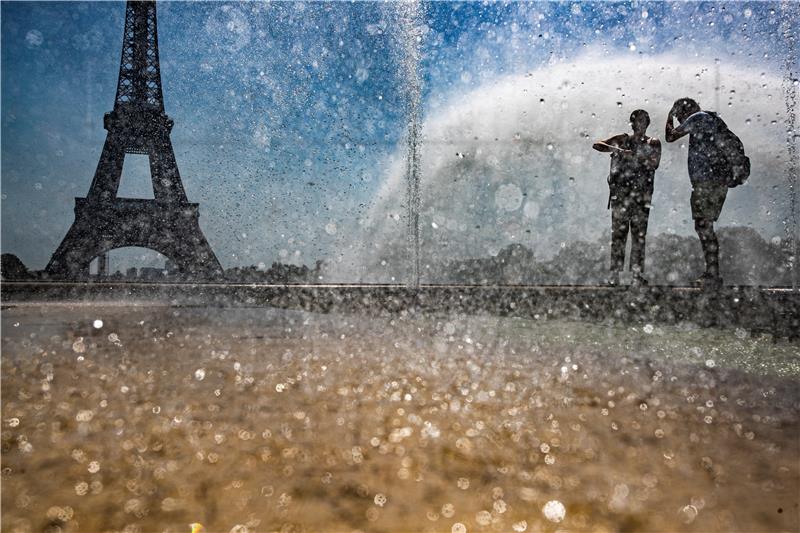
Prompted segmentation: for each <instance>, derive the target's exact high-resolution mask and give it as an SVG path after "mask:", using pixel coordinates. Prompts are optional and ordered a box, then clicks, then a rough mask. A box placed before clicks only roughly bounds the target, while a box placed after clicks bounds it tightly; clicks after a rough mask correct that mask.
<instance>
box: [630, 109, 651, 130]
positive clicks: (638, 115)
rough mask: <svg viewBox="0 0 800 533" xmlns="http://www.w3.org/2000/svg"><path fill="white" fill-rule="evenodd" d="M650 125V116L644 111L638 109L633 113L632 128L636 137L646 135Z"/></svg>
mask: <svg viewBox="0 0 800 533" xmlns="http://www.w3.org/2000/svg"><path fill="white" fill-rule="evenodd" d="M649 125H650V115H648V114H647V111H645V110H644V109H637V110H636V111H634V112H633V113H631V128H633V133H634V134H636V135H644V132H646V131H647V126H649Z"/></svg>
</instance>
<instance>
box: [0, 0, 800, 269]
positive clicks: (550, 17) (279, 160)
mask: <svg viewBox="0 0 800 533" xmlns="http://www.w3.org/2000/svg"><path fill="white" fill-rule="evenodd" d="M158 6H159V7H158V9H159V12H158V15H159V45H160V55H161V73H162V81H163V86H164V98H165V103H166V110H167V113H168V114H169V115H170V116H171V117H172V118H173V119H174V120H175V128H174V130H173V134H172V142H173V146H174V148H175V152H176V157H177V160H178V164H179V168H180V170H181V174H182V177H183V181H184V185H185V187H186V190H187V193H188V195H189V198H190V200H191V201H195V202H200V204H201V226H202V227H203V230H204V231H205V233H206V236H207V237H208V239H209V241H210V243H211V245H212V247H213V248H214V249H215V251H216V252H217V255H218V256H219V258H220V260H221V261H222V263H223V265H224V266H226V267H230V266H234V265H243V264H257V263H259V262H264V263H266V264H270V263H271V262H272V261H276V260H286V261H293V262H298V263H303V262H305V263H308V264H313V262H314V260H315V259H327V258H329V257H331V256H332V255H335V254H336V253H337V251H338V252H341V249H342V247H343V246H346V245H345V244H343V243H344V242H345V241H346V239H347V238H353V239H356V236H355V235H356V233H357V232H358V231H359V227H363V225H364V223H365V222H364V221H365V220H368V219H369V216H370V215H369V210H370V208H371V207H374V206H375V205H376V202H377V201H378V200H380V199H377V196H376V195H379V193H380V190H381V187H382V185H383V182H384V180H385V173H386V171H387V170H386V169H387V168H388V167H389V166H390V165H389V163H388V162H389V161H391V160H392V159H393V158H394V159H396V158H398V157H400V156H402V153H403V149H402V146H403V136H404V133H405V122H404V121H405V109H406V108H405V103H406V101H405V98H406V94H405V92H404V83H403V81H404V80H403V70H402V68H401V65H400V61H401V60H402V46H401V42H402V38H403V35H404V33H403V31H402V28H400V27H399V24H398V23H397V20H398V18H397V15H396V6H394V5H392V4H386V3H371V2H359V3H333V2H331V3H270V4H265V3H216V2H214V3H189V2H186V3H179V2H159V5H158ZM423 11H424V16H423V19H422V21H421V24H422V28H421V29H422V33H423V39H422V42H421V47H422V64H421V74H422V79H423V111H424V113H425V114H426V115H428V114H435V113H436V112H437V110H441V109H443V108H444V107H446V106H452V105H453V102H454V101H455V102H458V96H459V95H462V94H467V93H469V92H470V91H475V90H480V88H481V87H482V86H484V85H486V84H490V83H492V82H493V81H494V80H497V79H499V78H502V77H503V76H509V75H521V74H525V73H527V72H532V71H536V70H537V69H540V68H542V67H543V66H546V65H552V64H558V63H567V62H570V61H573V60H574V59H575V58H576V57H580V56H581V55H582V54H584V53H586V51H587V50H603V51H604V53H605V55H606V56H610V57H615V56H617V55H618V56H619V57H625V58H629V57H631V56H632V55H635V56H639V57H647V56H653V57H658V56H659V54H666V53H670V54H673V55H675V54H677V55H678V56H682V57H686V58H697V57H698V56H708V55H709V54H711V55H714V56H716V57H718V58H721V61H722V62H724V63H731V64H736V65H750V66H751V67H752V66H754V65H755V66H756V67H757V69H760V70H762V71H764V72H766V73H768V74H772V75H775V76H781V75H782V74H781V67H782V63H783V61H784V58H785V55H786V44H785V40H784V39H782V38H781V31H782V27H781V7H780V5H779V4H777V3H763V2H753V3H738V2H726V3H713V2H712V3H704V2H700V3H668V2H658V3H649V2H648V3H642V2H638V3H633V4H632V3H625V2H620V3H606V2H593V3H479V2H474V3H461V4H459V3H451V2H434V3H426V4H424V10H423ZM123 20H124V4H123V3H116V2H102V3H82V2H70V3H67V2H43V3H39V2H3V3H2V251H3V252H12V253H16V254H17V255H19V256H20V257H21V258H22V259H23V261H24V262H25V263H26V264H28V265H29V266H30V267H32V268H43V267H44V265H45V264H46V262H47V260H48V258H49V255H50V254H51V253H52V251H53V250H54V249H55V247H56V246H57V245H58V243H59V242H60V240H61V238H62V237H63V235H64V234H65V233H66V231H67V229H68V227H69V225H70V223H71V222H72V210H73V206H74V202H73V199H72V198H73V197H75V196H84V195H85V194H86V192H87V190H88V187H89V184H90V182H91V179H92V176H93V173H94V169H95V166H96V164H97V160H98V157H99V154H100V150H101V148H102V144H103V141H104V138H105V131H104V130H103V128H102V118H103V113H105V112H107V111H110V110H111V108H112V105H113V99H114V92H115V88H116V81H117V74H118V68H119V55H120V46H121V38H122V25H123ZM795 26H796V19H795V22H794V23H793V24H792V27H793V28H794V29H795V30H796V28H795ZM584 81H586V82H591V80H584ZM754 83H757V79H755V80H754ZM677 96H680V95H677ZM677 96H676V97H677ZM613 105H614V104H613V102H611V101H610V102H609V106H613ZM657 127H658V128H659V129H660V128H661V127H662V126H661V125H660V124H659V125H658V126H657ZM610 133H615V132H610ZM430 141H435V140H433V139H431V140H430ZM142 168H143V165H141V162H139V163H138V164H137V162H136V161H131V165H130V166H128V165H127V164H126V174H124V177H123V184H122V189H121V194H123V195H127V196H138V195H143V196H147V195H152V189H151V188H149V186H148V184H147V182H146V181H145V176H144V174H143V173H142ZM137 169H138V173H137ZM424 179H425V176H424V175H423V180H424ZM384 201H385V199H384ZM403 202H404V199H403V198H398V199H397V200H396V202H394V203H395V204H398V205H399V204H402V203H403ZM423 202H424V198H423ZM601 207H602V206H601ZM785 215H786V214H785V213H776V217H777V220H776V225H779V222H780V219H781V217H784V218H785ZM333 227H335V228H336V229H335V230H334V231H331V228H333ZM765 228H766V226H765ZM760 229H761V228H760ZM763 231H765V232H766V233H769V231H770V230H769V228H766V229H763ZM347 246H352V244H350V245H347Z"/></svg>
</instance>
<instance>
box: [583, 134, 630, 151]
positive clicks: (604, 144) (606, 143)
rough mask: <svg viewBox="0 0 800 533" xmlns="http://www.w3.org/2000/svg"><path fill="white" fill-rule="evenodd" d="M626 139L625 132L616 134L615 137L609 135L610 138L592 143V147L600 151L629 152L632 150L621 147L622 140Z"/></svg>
mask: <svg viewBox="0 0 800 533" xmlns="http://www.w3.org/2000/svg"><path fill="white" fill-rule="evenodd" d="M624 140H625V134H622V135H614V136H613V137H609V138H608V139H605V140H602V141H597V142H596V143H594V144H593V145H592V148H594V149H595V150H597V151H598V152H625V153H629V152H630V150H623V149H622V148H620V147H619V145H620V144H621V143H622V141H624Z"/></svg>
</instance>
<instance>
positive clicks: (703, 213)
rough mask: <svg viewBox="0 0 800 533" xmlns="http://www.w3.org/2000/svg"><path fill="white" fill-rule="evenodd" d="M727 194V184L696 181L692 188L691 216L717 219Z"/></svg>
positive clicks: (695, 218)
mask: <svg viewBox="0 0 800 533" xmlns="http://www.w3.org/2000/svg"><path fill="white" fill-rule="evenodd" d="M727 195H728V186H727V185H720V184H718V183H697V184H696V185H694V186H693V188H692V198H691V201H690V203H691V205H692V218H693V219H694V220H697V219H704V220H713V221H714V222H716V221H717V219H718V218H719V214H720V212H721V211H722V204H724V203H725V197H726V196H727Z"/></svg>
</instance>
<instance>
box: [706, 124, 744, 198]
mask: <svg viewBox="0 0 800 533" xmlns="http://www.w3.org/2000/svg"><path fill="white" fill-rule="evenodd" d="M709 114H710V115H712V116H714V118H716V119H717V134H716V135H715V141H716V145H717V149H718V150H719V153H720V159H723V160H724V163H725V169H724V172H723V173H724V174H725V177H726V184H727V185H728V187H731V188H733V187H738V186H739V185H742V184H743V183H744V182H745V181H747V178H748V177H750V158H749V157H747V156H746V155H745V153H744V144H742V140H741V139H740V138H739V137H738V136H737V135H736V134H735V133H733V132H732V131H731V130H730V129H729V128H728V125H727V124H725V121H724V120H722V118H720V116H719V115H717V114H716V113H709Z"/></svg>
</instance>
